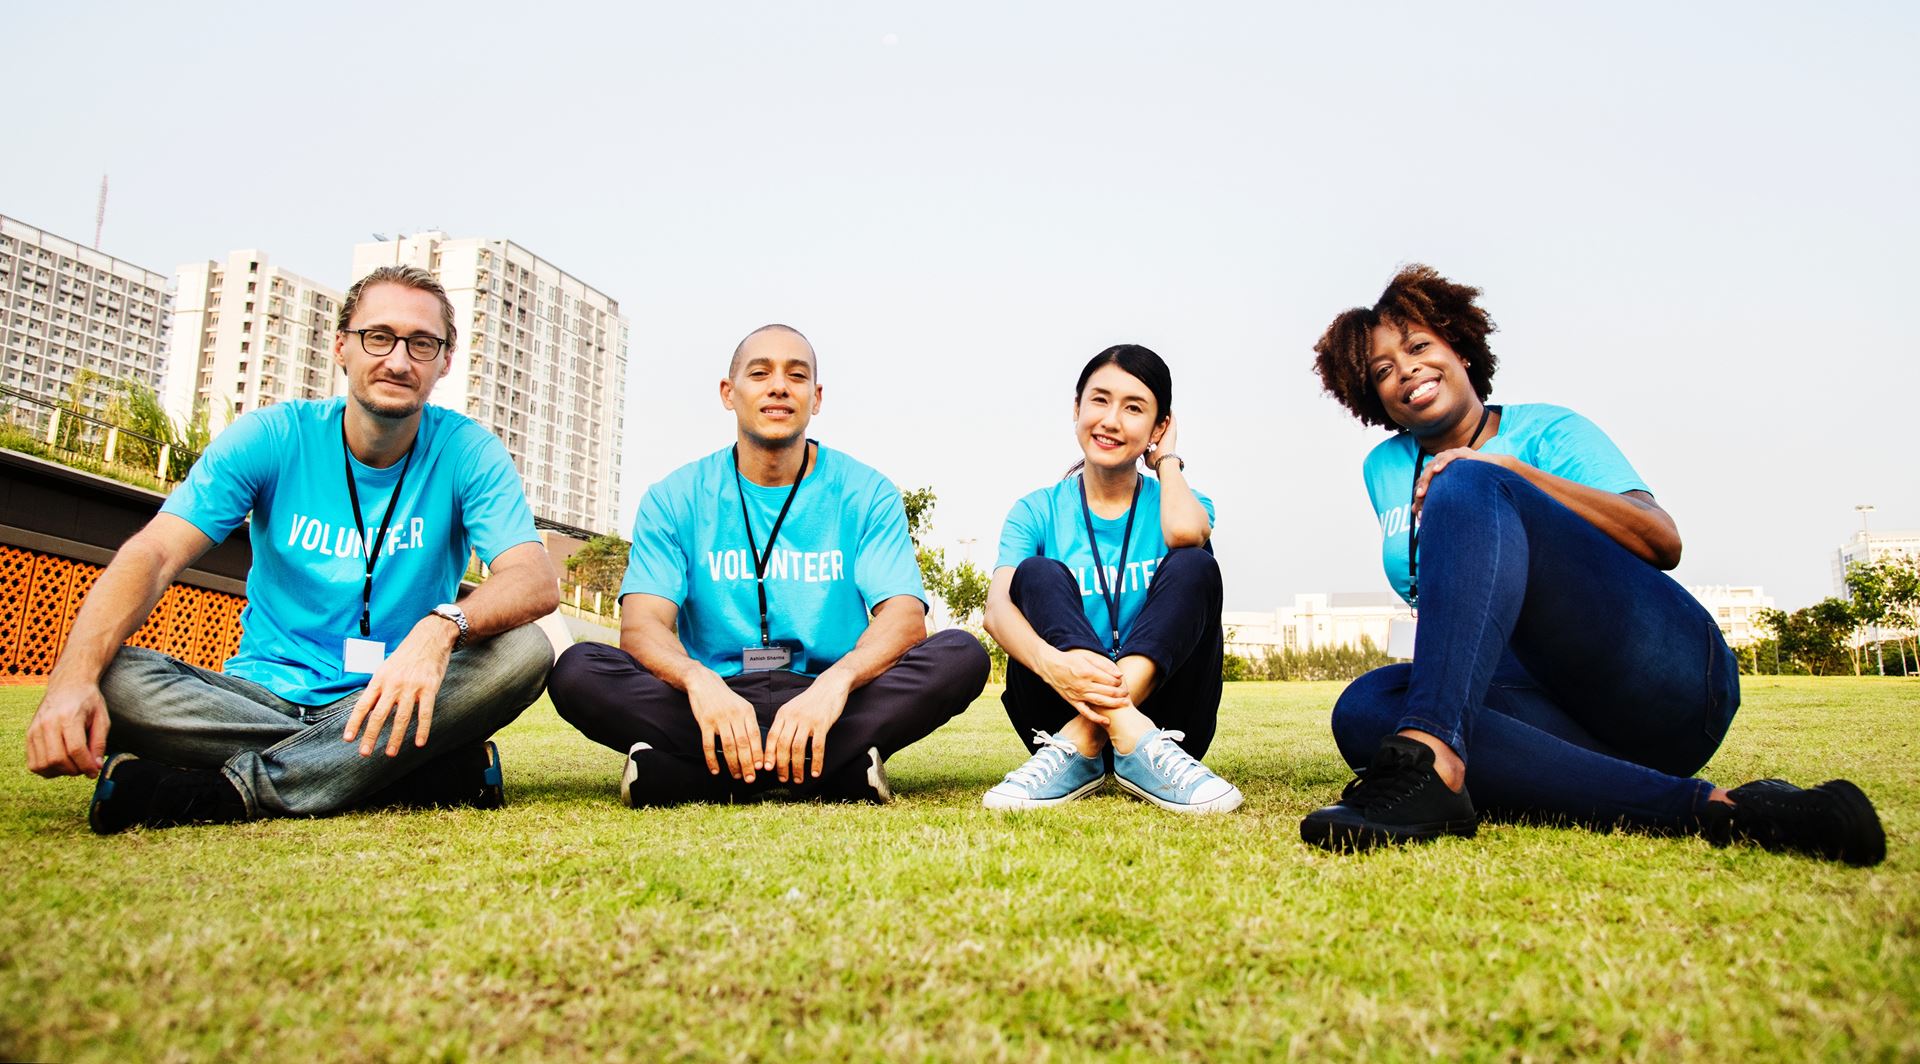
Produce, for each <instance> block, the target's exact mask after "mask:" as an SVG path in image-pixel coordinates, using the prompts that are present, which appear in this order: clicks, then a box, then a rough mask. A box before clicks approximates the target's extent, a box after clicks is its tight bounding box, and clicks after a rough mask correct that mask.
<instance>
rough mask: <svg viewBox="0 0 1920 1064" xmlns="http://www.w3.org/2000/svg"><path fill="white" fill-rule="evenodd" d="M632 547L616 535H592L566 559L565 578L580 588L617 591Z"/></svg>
mask: <svg viewBox="0 0 1920 1064" xmlns="http://www.w3.org/2000/svg"><path fill="white" fill-rule="evenodd" d="M631 546H632V544H630V543H628V542H627V541H626V540H624V539H621V538H620V537H619V536H604V535H603V536H595V537H593V538H592V539H590V540H587V542H586V543H584V544H582V545H581V547H580V549H579V550H577V551H574V552H573V554H572V555H571V556H569V557H568V558H567V579H568V580H570V581H572V582H573V584H574V585H575V586H577V587H578V588H580V590H582V591H598V592H601V593H602V594H607V595H611V594H613V593H614V592H616V591H618V590H620V581H621V579H622V578H624V577H625V576H626V572H627V551H628V549H629V548H630V547H631Z"/></svg>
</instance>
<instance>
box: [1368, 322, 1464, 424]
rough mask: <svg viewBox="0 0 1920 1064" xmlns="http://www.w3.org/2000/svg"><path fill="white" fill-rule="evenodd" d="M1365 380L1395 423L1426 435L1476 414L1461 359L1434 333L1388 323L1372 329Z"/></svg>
mask: <svg viewBox="0 0 1920 1064" xmlns="http://www.w3.org/2000/svg"><path fill="white" fill-rule="evenodd" d="M1367 379H1368V380H1369V381H1370V382H1371V383H1372V385H1373V389H1374V392H1375V394H1377V395H1379V397H1380V405H1382V406H1384V407H1386V410H1387V416H1388V417H1389V418H1392V419H1393V422H1394V424H1396V425H1399V426H1400V427H1401V428H1403V429H1406V430H1408V431H1410V432H1412V433H1413V434H1414V435H1415V436H1428V435H1432V434H1433V433H1436V432H1439V431H1442V430H1444V429H1446V428H1449V427H1451V426H1453V425H1455V424H1458V423H1459V421H1460V420H1461V419H1462V418H1464V417H1468V416H1477V415H1478V414H1479V413H1480V397H1479V396H1478V395H1476V394H1475V393H1474V390H1473V381H1472V380H1470V379H1469V378H1468V376H1467V367H1466V363H1465V362H1464V361H1462V360H1461V358H1460V356H1459V355H1458V354H1456V353H1455V352H1454V350H1453V348H1452V347H1451V346H1449V345H1448V344H1447V342H1446V341H1445V340H1443V339H1441V338H1440V335H1439V333H1437V332H1435V331H1433V330H1431V329H1429V328H1427V327H1426V326H1424V325H1418V324H1414V325H1409V326H1407V327H1406V334H1405V335H1404V336H1403V335H1401V327H1400V326H1399V325H1398V324H1396V323H1393V322H1381V323H1380V324H1379V325H1376V326H1374V327H1373V346H1372V351H1371V353H1370V354H1369V356H1368V358H1367Z"/></svg>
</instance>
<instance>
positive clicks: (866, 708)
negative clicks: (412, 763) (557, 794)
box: [550, 325, 989, 809]
mask: <svg viewBox="0 0 1920 1064" xmlns="http://www.w3.org/2000/svg"><path fill="white" fill-rule="evenodd" d="M823 394H824V389H822V388H821V387H820V384H819V363H818V359H816V358H815V356H814V351H813V345H812V344H810V343H808V342H807V338H806V337H804V336H802V335H800V333H799V332H797V331H796V330H794V329H793V328H792V327H790V326H786V325H767V326H763V327H761V328H759V329H755V330H754V331H753V332H752V333H750V334H748V336H747V338H746V339H744V340H742V341H740V344H739V346H738V347H736V348H734V352H733V361H732V363H731V364H730V365H729V366H728V369H727V377H726V379H724V380H722V381H721V382H720V402H721V405H722V406H724V407H725V408H726V409H728V410H730V411H732V412H733V416H734V420H735V437H734V443H733V445H732V446H730V447H722V448H721V449H720V450H718V451H715V452H713V453H712V454H709V455H707V456H706V457H704V458H700V459H697V460H695V461H694V462H692V463H690V464H688V465H685V466H682V467H681V468H680V469H679V470H677V471H676V472H674V473H672V474H671V475H669V476H668V477H667V478H666V479H665V480H662V481H661V482H660V483H658V484H655V485H654V486H653V487H651V488H649V489H647V495H646V498H644V499H642V500H641V502H640V511H639V513H638V515H637V516H636V517H635V519H634V529H633V550H632V554H631V557H630V558H629V559H628V562H627V575H626V579H625V581H624V582H623V583H622V584H621V585H620V595H621V598H620V622H621V623H620V645H619V646H617V647H613V646H607V645H604V644H600V643H576V644H575V645H574V646H572V647H571V648H569V649H568V650H567V651H566V652H565V653H563V654H561V655H560V660H559V661H558V662H556V663H555V664H554V668H553V678H552V686H551V689H550V694H551V696H552V698H553V705H554V709H555V710H557V711H558V712H559V714H560V715H561V716H562V717H563V718H565V719H566V720H567V721H568V723H570V724H572V725H573V726H574V727H576V728H579V729H580V731H581V732H582V733H583V734H585V735H586V736H587V738H589V739H592V740H594V741H595V742H598V743H601V744H603V745H605V746H608V747H611V748H613V749H614V750H617V751H619V752H620V753H621V754H622V755H623V756H624V758H625V760H624V763H623V764H622V766H621V773H622V775H621V781H620V796H621V799H622V800H623V801H625V802H626V804H627V805H629V806H631V807H633V808H636V809H638V808H643V807H651V806H667V805H678V804H680V803H683V802H727V801H732V800H734V799H737V798H750V797H759V796H761V795H763V794H764V793H765V792H767V791H771V790H782V789H783V790H786V791H787V792H788V794H789V795H790V796H792V797H798V798H821V799H826V800H830V801H863V802H871V803H874V804H884V803H886V802H888V801H890V800H891V799H892V797H893V791H892V788H891V787H890V785H889V784H888V782H887V776H886V769H885V765H886V759H887V758H888V757H889V756H891V755H892V754H893V753H894V752H896V751H898V750H900V749H902V748H904V747H906V746H908V745H910V744H912V743H915V742H918V741H919V740H920V739H922V738H925V737H926V736H927V735H928V734H930V733H931V732H932V731H933V730H934V729H935V728H938V727H939V726H940V725H942V724H944V723H946V722H947V720H948V719H950V718H951V717H953V715H954V714H956V713H959V712H960V711H961V710H964V709H966V708H967V704H968V703H969V702H972V701H973V699H974V697H975V696H977V695H978V694H979V693H980V690H981V688H982V687H983V686H984V685H985V684H986V682H987V671H988V667H989V663H988V660H987V652H986V651H985V650H983V649H982V648H981V646H980V642H979V640H977V639H975V638H974V637H973V636H972V635H969V634H968V633H967V632H965V631H963V630H960V629H952V628H950V629H948V630H946V631H944V632H940V633H939V634H937V635H935V636H933V637H931V638H929V637H928V636H927V607H926V589H925V588H924V587H922V586H921V579H920V566H919V563H918V562H917V561H916V559H915V557H914V552H913V541H912V540H911V539H910V538H908V536H907V515H906V510H905V508H904V506H903V505H902V502H901V498H900V490H899V489H898V488H896V487H894V486H893V484H892V483H891V482H889V481H888V480H887V479H886V478H885V477H883V476H881V475H880V474H879V473H878V472H876V471H875V470H873V469H872V468H869V467H868V466H866V465H864V464H862V463H860V462H858V461H856V460H854V459H853V458H852V457H850V456H848V455H847V454H846V453H845V452H843V451H839V450H835V449H833V448H830V447H825V446H822V445H821V444H820V443H818V442H817V441H814V440H809V439H808V438H807V425H808V424H809V423H810V422H811V420H812V418H813V416H814V415H815V414H816V413H818V412H819V410H820V400H821V396H822V395H823Z"/></svg>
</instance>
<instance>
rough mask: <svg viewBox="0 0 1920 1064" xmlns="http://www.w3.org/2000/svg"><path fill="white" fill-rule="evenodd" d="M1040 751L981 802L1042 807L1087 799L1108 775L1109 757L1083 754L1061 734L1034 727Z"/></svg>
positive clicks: (1002, 806) (1004, 806)
mask: <svg viewBox="0 0 1920 1064" xmlns="http://www.w3.org/2000/svg"><path fill="white" fill-rule="evenodd" d="M1033 741H1034V744H1035V745H1036V746H1038V747H1040V752H1039V753H1037V754H1035V755H1033V756H1032V757H1030V758H1028V759H1027V763H1026V764H1024V765H1021V766H1020V767H1019V768H1016V769H1014V770H1013V771H1012V772H1009V773H1007V778H1006V779H1003V780H1001V781H1000V782H999V783H996V784H994V787H993V789H992V790H990V791H988V792H987V796H986V797H985V798H982V799H981V800H980V804H981V805H984V806H986V807H987V808H988V809H1042V808H1045V807H1046V806H1050V805H1059V804H1060V803H1061V802H1071V801H1073V800H1074V799H1075V798H1085V797H1086V796H1087V795H1089V794H1092V793H1093V792H1094V791H1095V790H1097V789H1098V788H1099V786H1100V784H1101V783H1103V782H1105V780H1106V778H1107V766H1106V759H1105V758H1103V757H1081V756H1080V749H1079V748H1078V747H1076V746H1074V745H1073V743H1072V742H1071V741H1069V740H1067V739H1062V738H1061V737H1059V736H1058V735H1048V734H1047V733H1046V732H1043V731H1040V730H1038V729H1035V731H1034V733H1033Z"/></svg>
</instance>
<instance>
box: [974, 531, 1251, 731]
mask: <svg viewBox="0 0 1920 1064" xmlns="http://www.w3.org/2000/svg"><path fill="white" fill-rule="evenodd" d="M1011 594H1012V598H1013V605H1014V607H1015V608H1016V609H1018V610H1019V611H1020V614H1021V616H1023V617H1025V618H1026V619H1027V623H1028V624H1030V625H1032V626H1033V630H1034V632H1035V633H1036V634H1037V635H1039V636H1040V638H1041V639H1043V640H1045V641H1046V643H1047V645H1048V646H1051V647H1053V648H1054V649H1056V650H1091V651H1093V652H1095V653H1097V654H1105V653H1107V651H1108V647H1107V645H1106V644H1105V643H1104V642H1102V641H1101V640H1100V637H1099V636H1097V635H1095V634H1094V631H1093V625H1091V624H1089V623H1088V622H1087V615H1086V613H1085V612H1084V611H1083V610H1082V609H1081V606H1080V601H1081V596H1080V584H1079V582H1078V581H1077V580H1075V579H1074V576H1073V573H1071V572H1070V571H1068V569H1067V567H1066V566H1065V565H1062V564H1061V563H1059V562H1058V561H1055V560H1054V559H1052V558H1028V559H1027V560H1026V561H1023V562H1021V563H1020V567H1019V568H1018V569H1015V570H1014V572H1013V587H1012V588H1011ZM1220 605H1221V590H1220V565H1219V563H1217V562H1215V561H1214V560H1213V555H1212V554H1209V553H1207V552H1206V551H1205V550H1202V549H1200V548H1198V547H1178V548H1175V549H1173V550H1170V551H1168V552H1167V556H1166V557H1165V558H1163V559H1161V561H1160V565H1159V567H1158V568H1156V569H1155V570H1154V571H1153V583H1152V584H1150V585H1148V586H1147V602H1146V605H1145V606H1143V607H1141V609H1140V615H1139V616H1138V617H1136V618H1135V619H1134V622H1133V630H1132V631H1130V632H1128V633H1127V638H1126V640H1125V641H1124V642H1122V643H1121V644H1120V653H1119V655H1118V657H1122V658H1124V657H1134V656H1138V657H1143V658H1146V659H1147V660H1149V661H1151V662H1153V665H1154V672H1155V676H1156V677H1157V678H1158V681H1159V682H1158V684H1157V685H1156V686H1155V687H1154V689H1153V693H1152V694H1151V695H1148V696H1147V698H1146V700H1145V701H1144V702H1142V703H1141V704H1140V712H1142V713H1145V714H1146V715H1147V716H1149V717H1151V718H1153V722H1154V724H1156V725H1157V726H1159V727H1161V728H1164V729H1167V730H1169V731H1179V732H1185V733H1186V736H1187V737H1186V739H1184V740H1182V741H1181V743H1180V747H1181V748H1182V749H1184V750H1185V751H1186V752H1187V753H1189V754H1192V755H1193V756H1194V757H1203V756H1205V754H1206V752H1207V747H1209V746H1211V745H1213V732H1214V729H1215V728H1216V727H1217V726H1218V724H1219V720H1220V664H1221V655H1222V653H1223V652H1224V650H1225V641H1224V639H1223V636H1222V632H1221V630H1220ZM1000 701H1001V702H1002V703H1003V704H1004V705H1005V706H1006V707H1007V719H1008V720H1011V721H1012V722H1013V729H1014V731H1016V732H1018V733H1019V734H1020V739H1021V741H1022V742H1025V743H1027V744H1029V745H1031V744H1032V742H1033V733H1034V732H1035V731H1043V732H1046V733H1047V734H1049V735H1051V734H1053V733H1054V732H1057V731H1059V730H1060V729H1061V728H1063V727H1065V726H1066V724H1067V722H1068V721H1070V720H1072V719H1073V717H1074V709H1073V707H1072V706H1071V705H1069V704H1067V700H1066V699H1064V698H1061V697H1060V693H1059V692H1058V691H1055V690H1054V689H1053V688H1052V687H1049V686H1048V685H1047V682H1046V681H1045V680H1042V679H1041V678H1040V677H1039V676H1038V675H1036V674H1035V673H1034V672H1033V670H1032V669H1029V668H1027V667H1026V666H1025V665H1022V664H1020V663H1019V662H1017V661H1008V662H1007V690H1006V693H1005V694H1004V695H1002V696H1001V697H1000Z"/></svg>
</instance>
